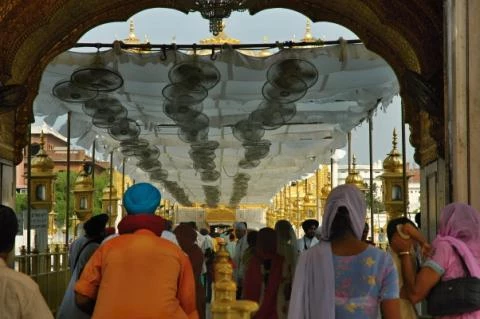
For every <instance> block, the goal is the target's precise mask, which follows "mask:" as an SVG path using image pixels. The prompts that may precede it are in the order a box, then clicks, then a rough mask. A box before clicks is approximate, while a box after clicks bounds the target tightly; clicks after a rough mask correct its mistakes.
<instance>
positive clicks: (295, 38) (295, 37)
mask: <svg viewBox="0 0 480 319" xmlns="http://www.w3.org/2000/svg"><path fill="white" fill-rule="evenodd" d="M296 41H297V36H296V35H295V33H294V34H293V36H292V42H296Z"/></svg>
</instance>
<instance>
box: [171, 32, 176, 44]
mask: <svg viewBox="0 0 480 319" xmlns="http://www.w3.org/2000/svg"><path fill="white" fill-rule="evenodd" d="M172 43H177V36H176V35H175V34H174V35H173V36H172Z"/></svg>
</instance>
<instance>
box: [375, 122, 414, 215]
mask: <svg viewBox="0 0 480 319" xmlns="http://www.w3.org/2000/svg"><path fill="white" fill-rule="evenodd" d="M392 145H393V148H392V150H391V151H390V153H389V154H388V156H387V158H385V160H384V161H383V174H382V175H380V178H381V179H382V183H383V203H384V205H385V210H386V211H387V216H388V220H391V219H393V218H397V217H401V216H403V213H404V205H405V203H407V204H408V184H407V189H403V162H402V155H401V154H400V152H399V151H398V149H397V132H396V130H395V129H394V130H393V141H392ZM409 177H410V176H409V175H407V179H408V178H409Z"/></svg>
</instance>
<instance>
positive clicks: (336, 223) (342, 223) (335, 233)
mask: <svg viewBox="0 0 480 319" xmlns="http://www.w3.org/2000/svg"><path fill="white" fill-rule="evenodd" d="M347 233H352V234H353V233H354V232H353V227H352V221H351V220H350V213H349V212H348V209H347V207H345V206H341V207H339V208H338V211H337V214H336V215H335V218H334V219H333V221H332V226H331V227H330V238H329V240H335V239H338V238H342V237H343V236H345V235H346V234H347Z"/></svg>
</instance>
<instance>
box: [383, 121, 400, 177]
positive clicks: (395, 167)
mask: <svg viewBox="0 0 480 319" xmlns="http://www.w3.org/2000/svg"><path fill="white" fill-rule="evenodd" d="M397 143H398V142H397V130H396V129H395V128H394V129H393V138H392V146H393V147H392V150H391V151H390V153H388V154H387V157H386V158H385V160H384V161H383V168H384V170H386V171H390V172H401V171H402V170H403V161H402V156H401V154H400V152H399V151H398V149H397Z"/></svg>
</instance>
